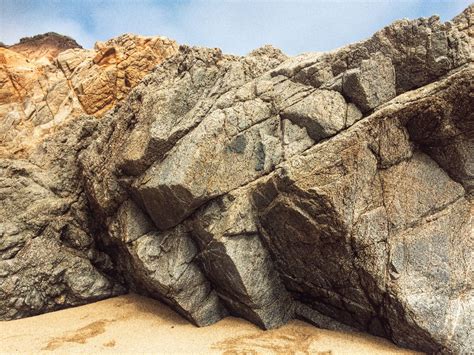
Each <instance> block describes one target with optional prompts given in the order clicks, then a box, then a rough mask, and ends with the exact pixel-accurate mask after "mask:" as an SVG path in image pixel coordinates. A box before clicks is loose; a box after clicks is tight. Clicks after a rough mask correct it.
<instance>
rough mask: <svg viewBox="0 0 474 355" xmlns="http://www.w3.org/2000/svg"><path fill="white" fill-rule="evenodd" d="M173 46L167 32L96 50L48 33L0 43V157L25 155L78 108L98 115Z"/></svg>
mask: <svg viewBox="0 0 474 355" xmlns="http://www.w3.org/2000/svg"><path fill="white" fill-rule="evenodd" d="M176 51H177V44H176V42H174V41H172V40H169V39H167V38H164V37H142V36H135V35H128V34H125V35H122V36H120V37H118V38H115V39H111V40H109V41H107V42H104V43H100V42H99V43H97V44H96V47H95V49H94V50H87V49H82V48H81V47H80V46H79V45H78V44H77V43H76V42H75V41H74V40H72V39H70V38H69V37H65V36H60V35H57V34H51V33H50V34H45V35H39V36H35V37H31V38H27V39H22V40H21V41H20V43H19V44H16V45H13V46H10V47H0V84H1V85H0V157H5V156H27V155H28V154H29V152H30V151H31V149H32V148H33V147H34V146H35V145H36V144H37V142H38V141H41V140H42V139H43V137H44V136H45V135H47V134H48V133H49V132H51V131H52V130H53V129H54V128H55V127H56V126H58V125H59V124H61V123H63V122H64V121H66V120H69V119H71V118H74V117H77V116H79V115H80V114H84V113H85V114H92V115H96V116H97V117H100V116H101V115H102V114H104V113H105V112H106V111H107V110H109V109H111V108H112V107H113V106H114V105H115V104H116V103H117V102H118V101H120V100H122V99H123V98H124V97H125V96H126V95H127V94H128V92H129V91H130V90H131V89H132V88H133V87H134V86H135V85H136V84H137V83H138V82H139V81H140V80H141V79H142V78H143V77H144V76H145V75H146V74H148V73H149V72H151V70H152V69H153V68H154V67H155V66H156V65H158V64H159V63H160V62H162V61H163V60H164V59H166V58H168V57H169V56H171V55H173V54H174V53H175V52H176Z"/></svg>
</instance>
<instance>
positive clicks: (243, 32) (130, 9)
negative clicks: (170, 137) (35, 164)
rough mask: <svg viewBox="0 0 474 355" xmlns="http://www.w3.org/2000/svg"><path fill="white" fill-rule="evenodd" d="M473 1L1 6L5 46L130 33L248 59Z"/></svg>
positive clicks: (5, 2) (334, 43) (26, 1)
mask: <svg viewBox="0 0 474 355" xmlns="http://www.w3.org/2000/svg"><path fill="white" fill-rule="evenodd" d="M470 3H471V1H468V0H410V1H408V0H378V1H377V0H371V1H367V0H365V1H364V0H345V1H343V0H332V1H331V0H314V1H309V0H307V1H302V0H293V1H290V0H286V1H283V0H280V1H263V0H261V1H258V0H257V1H255V0H254V1H249V0H247V1H243V0H240V1H237V0H233V1H222V0H221V1H217V0H215V1H214V0H213V1H211V0H208V1H159V0H128V1H125V0H75V1H73V0H0V41H2V42H4V43H6V44H13V43H15V42H17V41H18V40H19V38H21V37H25V36H31V35H34V34H38V33H44V32H48V31H55V32H58V33H62V34H66V35H69V36H71V37H73V38H74V39H76V40H77V41H78V42H79V43H80V44H81V45H83V46H84V47H86V48H92V47H93V45H94V43H95V41H98V40H100V41H103V40H106V39H109V38H111V37H115V36H117V35H120V34H122V33H125V32H131V33H137V34H142V35H164V36H167V37H170V38H173V39H175V40H177V41H178V42H179V43H185V44H190V45H199V46H206V47H220V48H222V49H223V51H224V52H226V53H234V54H246V53H248V52H249V51H251V50H252V49H254V48H258V47H260V46H262V45H264V44H273V45H274V46H275V47H278V48H280V49H282V50H283V51H284V52H285V53H287V54H290V55H294V54H298V53H302V52H310V51H325V50H330V49H334V48H337V47H340V46H342V45H345V44H347V43H350V42H354V41H358V40H361V39H364V38H367V37H369V36H370V35H371V34H372V33H374V32H375V31H377V30H378V29H380V28H382V27H383V26H385V25H387V24H389V23H391V22H392V21H394V20H396V19H400V18H417V17H426V16H430V15H432V14H438V15H440V17H441V19H442V20H443V21H447V20H450V19H451V18H452V17H454V16H455V15H457V14H458V13H460V12H461V11H462V10H463V9H464V8H466V7H467V6H468V5H469V4H470Z"/></svg>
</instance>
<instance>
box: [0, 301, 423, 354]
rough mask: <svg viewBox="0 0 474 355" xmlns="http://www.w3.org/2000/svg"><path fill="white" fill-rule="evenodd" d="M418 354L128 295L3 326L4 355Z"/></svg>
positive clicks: (364, 338)
mask: <svg viewBox="0 0 474 355" xmlns="http://www.w3.org/2000/svg"><path fill="white" fill-rule="evenodd" d="M18 352H23V353H29V354H37V353H51V352H53V353H58V354H70V353H88V354H97V353H99V352H100V353H107V352H109V353H127V354H141V353H148V354H149V353H154V354H173V353H174V354H228V355H230V354H234V355H237V354H242V355H243V354H245V355H250V354H295V355H296V354H415V353H414V352H410V351H408V350H405V349H401V348H398V347H397V346H395V345H394V344H392V343H391V342H389V341H388V340H385V339H381V338H377V337H373V336H370V335H367V334H359V333H342V332H333V331H328V330H322V329H318V328H316V327H314V326H312V325H310V324H307V323H304V322H301V321H292V322H290V323H288V324H287V325H285V326H283V327H281V328H279V329H275V330H270V331H262V330H260V329H259V328H258V327H256V326H255V325H253V324H251V323H249V322H247V321H245V320H242V319H238V318H233V317H228V318H226V319H223V320H221V321H220V322H218V323H217V324H214V325H212V326H209V327H205V328H197V327H195V326H193V325H191V324H190V323H188V322H187V321H185V320H184V319H183V318H182V317H180V316H179V315H178V314H176V313H175V312H173V311H172V310H171V309H170V308H168V307H167V306H165V305H164V304H162V303H160V302H158V301H155V300H151V299H148V298H145V297H141V296H138V295H133V294H131V295H126V296H121V297H116V298H111V299H108V300H104V301H100V302H96V303H93V304H89V305H85V306H81V307H76V308H70V309H66V310H62V311H57V312H52V313H47V314H43V315H40V316H35V317H30V318H25V319H20V320H14V321H8V322H0V353H2V354H5V353H6V354H9V353H18Z"/></svg>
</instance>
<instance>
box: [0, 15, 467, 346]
mask: <svg viewBox="0 0 474 355" xmlns="http://www.w3.org/2000/svg"><path fill="white" fill-rule="evenodd" d="M470 13H472V12H470V11H468V10H467V11H466V12H465V14H464V15H462V16H460V17H458V18H456V19H455V21H454V23H450V22H447V23H441V22H440V21H439V19H438V18H436V17H432V18H430V19H418V20H413V21H409V20H402V21H397V22H395V23H394V24H392V25H390V26H388V27H386V28H384V29H383V30H381V31H379V32H377V33H376V34H375V35H374V36H373V37H371V38H370V39H368V40H366V41H363V42H359V43H356V44H353V45H350V46H347V47H343V48H341V49H338V50H335V51H332V52H328V53H309V54H304V55H301V56H296V57H293V58H288V57H286V56H285V55H283V54H282V53H281V52H280V51H278V50H276V49H274V48H272V47H269V46H266V47H263V48H261V49H258V50H256V51H254V52H252V53H250V54H249V55H248V56H245V57H238V56H229V55H224V54H222V53H221V51H220V50H218V49H205V48H190V47H187V46H181V47H180V48H179V50H178V53H177V54H176V55H175V56H172V57H170V58H168V59H167V60H165V61H164V62H163V63H161V64H160V65H159V66H158V67H157V68H156V69H155V70H154V71H153V72H152V73H151V74H150V75H148V76H146V77H145V78H144V79H143V80H142V82H141V83H140V84H139V85H138V86H137V87H136V88H135V89H133V90H132V91H131V93H130V95H129V96H128V97H127V99H126V100H124V101H123V102H121V103H119V104H117V105H116V106H115V107H114V109H113V110H111V111H109V112H108V113H107V114H106V115H105V116H104V117H103V118H102V119H101V120H100V121H97V120H96V119H95V118H94V117H84V118H82V119H81V120H78V121H77V122H76V125H75V126H74V127H72V128H67V127H65V128H64V129H63V131H61V132H60V133H59V134H58V135H56V136H54V137H53V138H51V139H49V140H48V141H47V142H45V144H44V147H43V149H40V150H39V152H38V153H37V154H36V155H34V156H32V157H31V158H30V160H29V161H24V162H20V161H13V162H10V161H9V162H6V163H2V164H3V165H1V166H2V169H3V170H0V172H1V173H2V174H3V175H4V176H6V180H2V181H6V182H5V188H6V189H7V191H9V190H8V189H12V190H13V191H15V193H16V196H15V197H14V199H13V200H11V201H10V200H9V199H8V198H5V199H3V200H6V201H8V202H7V203H8V206H12V207H11V208H13V209H14V210H15V211H18V210H19V209H21V210H23V209H25V213H24V214H19V213H11V212H8V211H9V209H8V208H6V207H5V208H2V209H1V210H0V214H1V215H2V216H5V218H4V220H5V221H6V223H3V225H2V233H3V234H2V239H0V243H1V244H0V245H1V246H2V248H1V249H0V250H1V254H0V255H1V256H2V259H6V261H2V262H5V263H6V264H5V265H6V266H5V267H3V268H2V269H0V272H1V273H0V278H3V280H6V281H4V282H3V283H2V284H1V286H0V292H3V293H0V295H1V296H2V298H1V300H6V301H4V303H0V315H1V316H2V318H4V319H6V318H14V317H20V316H26V315H28V314H33V313H35V312H42V311H47V310H50V309H54V308H55V307H56V308H57V307H58V305H57V303H55V302H56V301H52V299H53V298H52V297H56V294H55V293H54V292H53V291H51V290H56V289H59V290H60V291H59V294H61V292H63V293H62V294H65V295H64V297H65V299H67V300H68V302H67V303H66V304H65V306H66V305H74V304H79V303H80V302H87V301H89V300H92V299H98V298H101V297H107V296H110V295H112V294H116V293H117V292H122V291H123V290H125V289H127V290H131V291H134V292H139V293H142V294H145V295H148V296H150V297H154V298H157V299H160V300H162V301H164V302H166V303H167V304H169V305H170V306H171V307H173V308H174V309H175V310H176V311H177V312H179V313H180V314H182V315H183V316H184V317H186V318H187V319H188V320H190V321H191V322H193V323H194V324H196V325H199V326H203V325H208V324H211V323H213V322H216V321H218V320H219V319H221V318H223V317H225V316H227V315H235V316H239V317H243V318H245V319H248V320H250V321H252V322H254V323H255V324H257V325H259V326H260V327H262V328H265V329H269V328H273V327H278V326H280V325H282V324H284V323H285V322H287V321H288V320H289V319H292V318H295V317H298V318H302V319H305V320H307V321H309V322H311V323H314V324H316V325H317V326H320V327H327V328H330V329H343V330H362V331H366V332H369V333H372V334H375V335H379V336H383V337H386V338H388V339H391V340H392V341H394V342H396V343H397V344H400V345H403V346H406V347H409V348H412V349H416V350H421V351H426V352H430V353H436V352H442V353H470V352H473V351H474V341H473V340H472V336H471V334H470V333H471V330H472V328H473V324H472V319H473V314H474V291H473V280H474V275H473V274H472V265H473V263H474V259H473V258H474V257H473V248H474V240H473V233H472V231H473V224H472V216H473V213H472V211H473V206H472V201H473V179H474V171H473V164H472V157H473V156H474V154H473V146H474V143H473V132H474V126H473V124H474V123H473V122H474V117H473V113H472V107H474V102H473V97H472V92H473V83H474V80H473V79H474V65H473V63H472V55H471V54H472V53H471V51H472V48H471V44H472V39H471V38H470V37H469V36H470V34H471V33H472V32H471V31H470V26H471V22H469V20H468V19H469V17H468V16H469V14H470ZM73 132H75V133H73ZM64 137H66V138H64ZM70 137H75V138H70ZM70 139H72V140H71V141H70ZM61 144H63V146H61ZM64 147H65V148H64ZM62 148H64V149H62ZM18 164H20V165H21V164H22V166H25V167H27V169H26V168H25V169H26V170H24V171H27V170H28V171H30V170H31V171H32V173H28V174H27V173H25V172H23V170H21V169H19V168H15V166H17V165H18ZM20 165H18V166H20ZM47 170H48V173H45V172H46V171H47ZM33 173H34V174H33ZM15 174H16V175H15ZM35 174H36V175H35ZM12 176H15V177H14V178H13V179H12ZM17 176H18V177H17ZM51 176H52V177H54V179H53V180H54V181H53V182H49V180H48V179H51ZM15 179H17V180H15ZM7 196H8V192H7ZM33 198H34V199H35V203H34V204H31V205H30V204H28V201H29V200H31V199H33ZM3 200H2V201H3ZM5 206H6V205H5ZM38 211H39V212H38ZM53 216H54V217H53ZM56 216H60V218H59V219H58V218H56ZM31 221H35V222H34V223H31ZM61 221H63V222H62V224H61V223H60V224H59V226H57V223H59V222H61ZM63 230H66V232H61V231H63ZM3 236H6V237H3ZM17 236H18V237H17ZM44 248H47V249H50V250H57V251H58V252H57V253H56V254H55V256H54V257H53V256H51V257H50V258H48V255H47V253H46V252H45V251H44ZM33 249H34V252H33ZM42 251H43V252H42ZM63 253H66V254H67V253H69V254H71V255H74V257H66V256H64V258H62V257H60V260H67V263H66V264H64V265H63V264H61V263H60V262H59V261H58V260H56V257H57V256H56V255H57V254H59V255H63ZM69 254H67V255H69ZM43 259H44V263H41V265H43V266H42V267H40V266H38V265H39V264H37V263H36V260H43ZM10 260H13V261H10ZM18 263H20V264H18ZM58 263H59V269H58V270H56V269H55V267H58V266H57V265H58ZM17 265H20V266H17ZM65 267H68V268H69V269H71V270H69V269H68V270H65V271H64V270H63V268H65ZM16 270H18V271H16ZM25 270H26V271H25ZM28 270H29V271H28ZM62 270H63V271H62ZM76 270H77V272H79V273H81V275H83V276H82V277H79V276H77V275H75V272H76ZM16 273H20V274H19V275H18V278H16V277H17V276H16ZM71 273H72V274H71ZM43 274H47V275H48V277H47V278H45V279H43V277H44V276H42V275H43ZM18 280H20V281H18ZM37 280H43V282H41V283H40V284H41V285H42V286H41V287H44V288H45V290H46V291H45V290H43V289H42V288H38V291H37V292H36V293H33V294H32V296H29V297H28V299H26V293H25V290H27V289H29V288H31V287H36V286H35V283H36V282H37ZM31 285H33V286H31ZM38 287H39V286H38ZM62 287H63V288H64V290H67V292H66V291H61V290H63V288H62ZM48 292H49V293H48ZM38 294H39V296H38ZM53 294H54V296H52V295H53ZM64 297H63V298H64ZM18 298H19V299H21V300H20V301H17V299H18ZM23 298H24V301H22V299H23ZM58 299H62V298H58ZM54 300H56V298H54ZM0 302H1V301H0ZM17 302H18V306H17ZM22 302H23V303H24V304H27V305H31V304H33V305H41V306H33V308H31V307H32V306H28V307H30V308H27V307H26V306H22V304H23V303H22ZM48 302H49V303H48ZM44 304H46V305H47V306H43V305H44ZM9 307H14V310H13V311H9V309H10V308H9ZM2 312H3V313H2Z"/></svg>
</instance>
